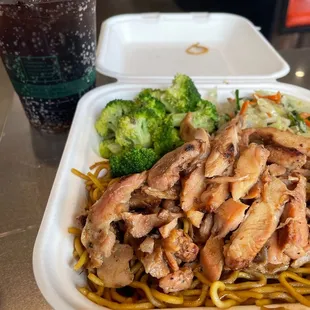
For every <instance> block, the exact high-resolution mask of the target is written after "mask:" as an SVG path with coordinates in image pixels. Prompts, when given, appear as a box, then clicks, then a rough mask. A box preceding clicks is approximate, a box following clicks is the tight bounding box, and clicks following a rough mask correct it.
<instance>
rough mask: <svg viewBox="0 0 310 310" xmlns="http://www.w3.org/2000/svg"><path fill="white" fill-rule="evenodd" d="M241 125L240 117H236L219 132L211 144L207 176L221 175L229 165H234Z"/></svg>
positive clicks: (206, 169) (207, 162)
mask: <svg viewBox="0 0 310 310" xmlns="http://www.w3.org/2000/svg"><path fill="white" fill-rule="evenodd" d="M240 126H241V121H240V119H239V118H234V119H232V120H231V121H230V122H229V123H228V124H227V126H226V127H225V128H224V129H222V130H221V131H220V132H219V133H218V134H217V136H216V137H215V139H214V141H213V143H212V145H211V153H210V156H209V157H208V158H207V161H206V166H205V176H206V177H208V178H212V177H214V176H221V175H222V174H223V172H224V171H225V170H226V169H227V168H228V167H229V166H232V165H233V163H234V160H235V156H236V155H237V153H238V142H239V136H238V133H239V130H240Z"/></svg>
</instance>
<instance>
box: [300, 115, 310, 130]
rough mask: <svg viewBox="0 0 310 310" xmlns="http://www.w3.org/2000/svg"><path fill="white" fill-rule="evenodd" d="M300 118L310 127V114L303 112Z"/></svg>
mask: <svg viewBox="0 0 310 310" xmlns="http://www.w3.org/2000/svg"><path fill="white" fill-rule="evenodd" d="M299 116H300V117H301V118H302V119H303V120H304V122H305V124H306V125H307V126H308V127H310V120H309V119H308V117H310V113H307V112H302V113H300V114H299Z"/></svg>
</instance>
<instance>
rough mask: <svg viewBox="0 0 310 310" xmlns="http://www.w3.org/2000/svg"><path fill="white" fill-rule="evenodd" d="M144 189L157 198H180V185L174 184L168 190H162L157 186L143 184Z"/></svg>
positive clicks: (146, 192)
mask: <svg viewBox="0 0 310 310" xmlns="http://www.w3.org/2000/svg"><path fill="white" fill-rule="evenodd" d="M142 191H143V192H144V193H145V194H147V195H149V196H153V197H154V198H157V199H168V200H176V199H178V198H179V186H173V187H171V188H169V189H167V190H166V191H160V190H158V189H156V188H151V187H148V186H143V187H142Z"/></svg>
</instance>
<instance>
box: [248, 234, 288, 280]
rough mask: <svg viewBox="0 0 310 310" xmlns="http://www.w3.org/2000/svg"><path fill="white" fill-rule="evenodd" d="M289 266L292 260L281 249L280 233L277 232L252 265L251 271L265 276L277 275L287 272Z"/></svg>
mask: <svg viewBox="0 0 310 310" xmlns="http://www.w3.org/2000/svg"><path fill="white" fill-rule="evenodd" d="M289 265H290V258H289V257H288V256H287V255H286V254H284V253H283V251H282V249H281V248H280V246H279V240H278V232H277V230H276V231H275V232H274V233H273V234H272V236H271V237H270V239H269V240H268V241H267V243H266V245H265V246H264V247H263V248H262V249H261V251H260V252H259V253H258V255H257V256H256V258H255V259H254V261H253V262H252V263H251V264H250V267H249V269H250V270H253V269H254V270H255V271H259V272H261V273H264V274H275V273H278V272H280V271H284V270H287V268H288V267H289Z"/></svg>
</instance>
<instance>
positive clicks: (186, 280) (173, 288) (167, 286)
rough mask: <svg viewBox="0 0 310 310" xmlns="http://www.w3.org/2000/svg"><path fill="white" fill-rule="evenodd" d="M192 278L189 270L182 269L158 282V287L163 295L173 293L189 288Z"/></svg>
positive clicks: (192, 274) (191, 272) (186, 268)
mask: <svg viewBox="0 0 310 310" xmlns="http://www.w3.org/2000/svg"><path fill="white" fill-rule="evenodd" d="M193 278H194V273H193V271H192V269H191V268H189V267H183V268H181V269H180V270H178V271H176V272H173V273H170V274H168V275H167V276H165V277H164V278H162V279H160V280H159V287H160V288H161V289H162V290H163V291H164V293H166V294H167V293H174V292H180V291H183V290H187V289H189V288H190V286H191V284H192V282H193Z"/></svg>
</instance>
